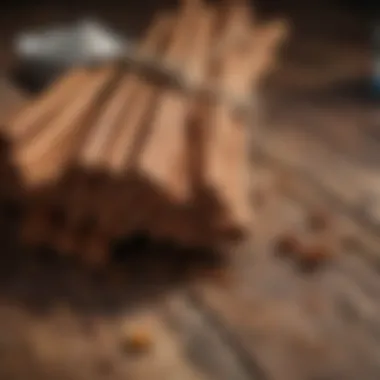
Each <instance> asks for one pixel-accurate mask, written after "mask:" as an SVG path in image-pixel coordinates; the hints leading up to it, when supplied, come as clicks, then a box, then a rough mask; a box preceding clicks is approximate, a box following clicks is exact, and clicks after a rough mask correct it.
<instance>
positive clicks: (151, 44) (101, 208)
mask: <svg viewBox="0 0 380 380" xmlns="http://www.w3.org/2000/svg"><path fill="white" fill-rule="evenodd" d="M172 22H173V20H172V15H170V14H166V13H160V14H159V15H158V16H157V17H156V19H155V20H154V21H153V23H152V24H151V27H150V28H149V29H148V32H147V34H146V36H145V38H144V40H143V41H142V43H141V46H140V48H139V49H138V54H151V55H153V54H157V53H159V52H160V50H162V49H163V48H164V47H165V44H166V42H167V40H168V37H169V32H170V31H171V30H172V26H173V25H172ZM154 95H155V90H154V88H152V87H151V86H150V85H148V84H146V83H145V81H144V80H143V79H141V78H139V76H138V74H134V73H133V74H132V73H130V74H126V75H125V77H124V78H123V82H122V83H121V85H120V88H119V91H117V92H116V94H115V96H114V97H113V98H112V99H111V100H110V103H109V104H110V107H109V108H108V109H106V111H105V112H104V113H103V114H102V115H101V117H100V119H99V120H98V122H97V123H96V124H95V127H94V128H93V132H92V134H91V136H90V139H89V140H88V142H87V143H86V144H85V146H84V149H83V150H82V151H81V154H80V156H79V161H80V163H81V164H82V165H84V166H86V167H90V168H91V167H92V168H93V167H94V165H95V166H98V167H101V168H102V169H104V170H105V171H109V170H110V171H111V173H110V175H111V178H110V181H106V183H105V184H104V185H103V186H101V187H100V188H99V192H98V194H94V197H91V199H89V200H88V201H89V202H87V203H88V206H89V208H90V210H87V212H90V213H93V214H96V215H94V218H96V223H95V226H94V230H93V231H92V233H90V235H89V237H88V238H86V239H85V241H84V243H83V244H82V245H81V251H82V256H83V259H84V260H85V261H86V262H87V263H88V264H92V265H98V264H102V263H103V262H104V260H105V259H106V258H107V257H108V252H106V250H104V252H103V254H102V253H101V252H102V249H100V248H99V247H106V246H109V241H108V240H107V239H109V238H110V237H111V236H112V235H111V234H110V228H109V225H108V224H109V223H110V222H111V220H110V219H109V215H110V209H112V210H113V211H114V212H115V211H116V212H117V211H119V210H118V209H116V210H115V208H114V207H112V206H113V204H115V197H116V199H119V198H120V195H119V194H120V191H121V188H122V190H124V186H121V187H120V185H119V184H118V183H116V184H115V180H116V179H115V178H114V177H115V175H119V177H120V176H123V174H124V172H125V171H126V170H127V167H126V166H127V165H128V163H127V161H128V160H130V159H131V158H132V156H133V152H134V149H135V148H136V143H137V140H138V135H139V133H140V129H141V127H143V125H142V124H143V122H144V118H145V117H146V114H147V111H149V108H150V106H151V103H152V101H153V99H154ZM107 111H108V112H107ZM116 181H117V180H116ZM115 189H117V190H116V193H115ZM125 190H126V191H125V192H124V191H123V193H122V194H123V200H122V202H121V204H118V205H116V206H117V208H119V209H120V208H123V209H124V208H125V204H126V203H128V199H129V197H128V194H129V193H130V192H131V189H129V188H127V189H125ZM110 201H111V204H110ZM111 215H112V214H111ZM74 224H75V223H74ZM104 239H106V241H104ZM96 241H98V244H97V243H96Z"/></svg>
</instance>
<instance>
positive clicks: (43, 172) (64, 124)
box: [14, 67, 115, 186]
mask: <svg viewBox="0 0 380 380" xmlns="http://www.w3.org/2000/svg"><path fill="white" fill-rule="evenodd" d="M114 75H115V68H114V67H107V68H102V69H99V70H95V71H94V72H90V73H89V76H88V78H87V81H86V83H85V85H83V88H82V89H81V91H79V92H77V93H76V94H73V99H72V100H71V101H70V103H69V104H67V105H66V106H65V107H64V108H63V110H62V111H61V113H59V114H58V115H57V116H56V117H55V118H54V119H53V120H51V122H50V123H49V126H48V127H47V128H45V129H44V130H43V131H41V133H39V134H38V135H36V136H35V137H34V138H33V139H31V140H30V141H27V143H21V144H18V145H17V146H16V147H15V152H14V160H15V162H16V164H17V166H18V167H19V169H20V172H21V175H22V177H23V179H24V181H25V182H26V184H27V185H29V186H37V185H41V184H44V183H47V182H49V181H53V180H54V179H55V178H57V177H58V176H59V175H60V174H61V173H62V172H63V170H64V169H65V164H67V163H68V161H69V160H70V159H71V157H72V154H73V153H74V152H75V149H76V147H77V146H78V143H80V141H81V139H82V138H83V135H84V134H85V133H86V127H87V126H86V122H85V121H86V118H87V117H89V115H90V113H91V111H92V109H93V108H92V107H93V106H94V103H96V101H97V100H98V99H99V97H100V96H101V95H102V91H103V90H105V88H106V87H107V86H108V84H109V82H110V81H111V80H112V78H113V76H114Z"/></svg>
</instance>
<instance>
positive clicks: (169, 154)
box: [142, 8, 216, 245]
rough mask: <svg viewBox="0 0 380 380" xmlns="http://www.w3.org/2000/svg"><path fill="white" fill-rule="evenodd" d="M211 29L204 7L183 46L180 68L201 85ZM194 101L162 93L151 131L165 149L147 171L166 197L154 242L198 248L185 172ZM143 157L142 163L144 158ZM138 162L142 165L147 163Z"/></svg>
mask: <svg viewBox="0 0 380 380" xmlns="http://www.w3.org/2000/svg"><path fill="white" fill-rule="evenodd" d="M215 26H216V14H215V11H214V10H212V9H208V8H204V9H201V10H199V12H198V16H197V21H196V23H195V24H194V30H195V31H196V32H195V31H194V33H193V35H192V40H191V43H189V42H188V44H187V46H188V50H187V54H188V59H187V62H186V65H183V69H184V70H185V71H186V75H187V76H188V77H191V78H192V79H191V80H192V81H193V82H197V83H199V84H200V83H203V82H204V81H205V79H206V77H207V74H208V73H207V71H208V68H209V64H210V58H211V57H210V51H211V49H212V41H213V37H215V36H214V32H215ZM195 101H196V100H194V99H192V98H188V97H186V95H183V94H178V93H174V92H170V91H168V92H167V93H166V95H165V99H164V101H163V102H162V103H161V104H160V105H161V107H162V108H160V109H159V110H158V112H157V113H156V114H155V115H156V119H155V122H154V124H153V128H156V129H157V130H156V133H157V135H156V136H157V137H159V133H161V134H162V135H161V136H162V139H163V138H164V133H166V134H167V137H166V140H167V141H166V142H165V143H164V142H163V140H162V141H161V144H163V145H162V146H165V149H163V148H162V147H161V150H162V153H161V156H160V157H159V160H160V162H159V163H158V164H160V163H161V165H162V166H161V168H159V167H157V166H153V165H152V161H150V162H151V165H152V169H153V170H152V169H151V171H152V172H153V173H154V174H155V175H156V176H157V177H158V176H159V178H160V182H159V183H158V186H161V187H162V188H164V189H165V190H164V191H165V193H166V194H167V197H168V200H167V204H166V205H163V207H162V211H161V212H160V213H158V214H157V216H156V218H152V219H151V221H152V222H151V223H150V227H149V228H150V231H151V233H152V235H153V236H154V237H156V238H158V239H164V240H174V241H177V242H178V243H180V244H191V245H198V244H197V243H196V241H197V240H198V235H199V234H200V233H201V231H200V230H199V228H198V226H199V225H198V224H196V223H193V221H192V220H191V219H192V218H191V215H192V211H191V207H190V206H189V205H190V204H191V203H192V202H193V201H194V194H193V189H192V184H191V176H190V173H189V165H191V163H190V162H189V160H191V159H193V158H192V155H189V147H188V145H189V144H191V141H190V139H192V138H193V136H191V134H189V132H190V131H189V129H190V128H192V127H193V126H192V125H191V120H190V119H191V117H192V112H193V109H194V107H193V105H194V102H195ZM154 131H155V130H154ZM157 137H156V138H157ZM159 143H160V141H159V140H157V141H156V147H159V145H158V144H159ZM144 153H145V150H144ZM148 153H149V152H148ZM157 154H158V153H157ZM199 154H200V152H199ZM151 157H152V156H151ZM144 158H145V160H146V159H147V156H145V157H144ZM148 159H149V158H148ZM151 159H152V158H151ZM148 162H149V161H148ZM142 163H143V164H145V165H146V164H147V161H143V162H142ZM158 164H157V165H158ZM157 170H161V171H157ZM157 177H156V178H157ZM154 179H155V178H154ZM153 183H154V182H153ZM173 195H174V196H173Z"/></svg>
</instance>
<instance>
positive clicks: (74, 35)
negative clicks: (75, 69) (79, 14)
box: [15, 20, 126, 65]
mask: <svg viewBox="0 0 380 380" xmlns="http://www.w3.org/2000/svg"><path fill="white" fill-rule="evenodd" d="M125 44H126V41H125V40H124V39H123V38H122V37H121V36H119V35H117V34H115V33H114V32H112V31H110V30H109V29H108V28H106V27H105V26H104V25H102V24H101V23H100V22H98V21H96V20H82V21H79V22H77V23H75V24H74V25H71V26H58V27H52V28H48V29H46V30H42V31H37V32H34V33H33V32H32V33H30V32H27V33H24V34H22V35H20V36H18V38H17V39H16V44H15V45H16V46H15V48H16V49H15V50H16V54H17V55H18V56H19V58H20V59H26V60H42V61H45V62H51V63H59V64H60V65H74V64H81V63H87V62H91V61H97V60H105V59H112V58H116V57H119V56H120V55H121V53H122V51H123V49H124V47H125Z"/></svg>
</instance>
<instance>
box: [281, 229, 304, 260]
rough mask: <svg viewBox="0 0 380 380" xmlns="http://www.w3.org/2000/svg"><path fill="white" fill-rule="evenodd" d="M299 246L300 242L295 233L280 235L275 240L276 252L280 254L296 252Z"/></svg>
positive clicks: (286, 254) (290, 254)
mask: <svg viewBox="0 0 380 380" xmlns="http://www.w3.org/2000/svg"><path fill="white" fill-rule="evenodd" d="M300 248H301V242H300V240H299V238H298V237H297V236H296V235H295V234H287V235H283V236H281V237H280V238H279V239H278V240H277V242H276V253H277V254H279V255H281V256H292V255H294V254H297V252H298V251H299V250H300Z"/></svg>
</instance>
